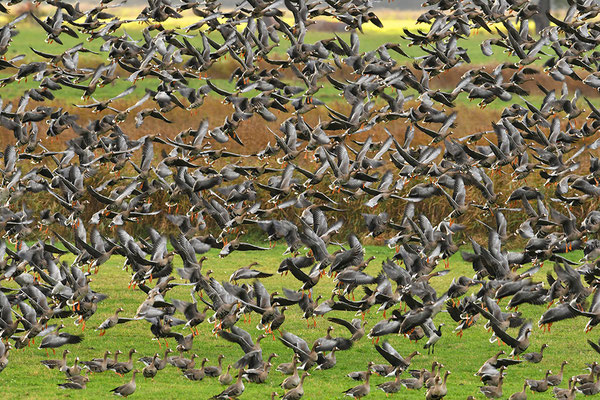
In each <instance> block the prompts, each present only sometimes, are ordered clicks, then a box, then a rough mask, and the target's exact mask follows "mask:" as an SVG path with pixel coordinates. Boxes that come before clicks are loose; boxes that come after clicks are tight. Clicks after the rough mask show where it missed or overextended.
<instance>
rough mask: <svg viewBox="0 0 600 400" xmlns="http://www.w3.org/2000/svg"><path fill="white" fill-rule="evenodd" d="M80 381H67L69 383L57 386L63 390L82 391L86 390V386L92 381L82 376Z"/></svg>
mask: <svg viewBox="0 0 600 400" xmlns="http://www.w3.org/2000/svg"><path fill="white" fill-rule="evenodd" d="M80 378H81V379H78V380H71V379H70V380H67V382H64V383H59V384H58V385H57V386H58V387H59V388H61V389H73V390H81V389H85V388H86V384H87V383H88V382H89V381H90V378H89V377H87V376H80Z"/></svg>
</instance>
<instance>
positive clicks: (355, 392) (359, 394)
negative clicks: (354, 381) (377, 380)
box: [343, 368, 372, 399]
mask: <svg viewBox="0 0 600 400" xmlns="http://www.w3.org/2000/svg"><path fill="white" fill-rule="evenodd" d="M371 373H372V372H371V369H370V368H367V373H366V375H365V383H363V384H362V385H358V386H354V387H353V388H350V389H348V390H345V391H344V392H343V393H344V395H345V396H349V397H354V398H355V399H361V398H363V397H365V396H366V395H368V394H369V393H370V392H371V385H370V384H369V378H371Z"/></svg>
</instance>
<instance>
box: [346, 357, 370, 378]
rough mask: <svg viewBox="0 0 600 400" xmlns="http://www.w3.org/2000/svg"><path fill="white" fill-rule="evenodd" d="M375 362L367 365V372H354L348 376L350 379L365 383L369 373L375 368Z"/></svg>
mask: <svg viewBox="0 0 600 400" xmlns="http://www.w3.org/2000/svg"><path fill="white" fill-rule="evenodd" d="M373 365H374V363H373V361H369V363H368V364H367V370H366V371H354V372H350V373H349V374H348V375H346V376H347V377H348V378H352V379H354V380H355V381H364V380H365V379H367V372H368V371H371V372H373V371H372V368H373Z"/></svg>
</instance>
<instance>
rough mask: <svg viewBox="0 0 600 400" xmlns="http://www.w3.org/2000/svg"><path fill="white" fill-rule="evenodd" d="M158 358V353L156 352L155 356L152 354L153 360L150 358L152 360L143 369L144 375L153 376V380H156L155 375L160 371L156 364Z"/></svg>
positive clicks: (146, 376) (145, 376)
mask: <svg viewBox="0 0 600 400" xmlns="http://www.w3.org/2000/svg"><path fill="white" fill-rule="evenodd" d="M157 358H158V353H154V356H152V360H150V362H149V363H148V364H146V366H145V367H144V369H142V375H143V376H144V378H152V380H154V377H155V376H156V374H157V373H158V369H157V368H156V365H155V364H156V359H157Z"/></svg>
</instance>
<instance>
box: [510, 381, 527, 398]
mask: <svg viewBox="0 0 600 400" xmlns="http://www.w3.org/2000/svg"><path fill="white" fill-rule="evenodd" d="M526 390H527V382H524V383H523V390H521V391H520V392H516V393H513V394H511V395H510V397H509V398H508V400H527V392H526Z"/></svg>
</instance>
